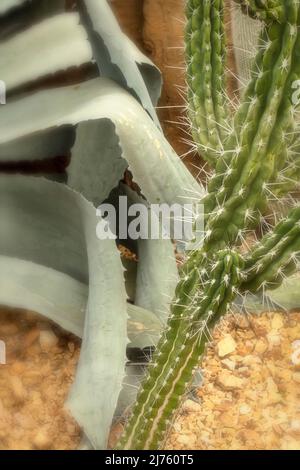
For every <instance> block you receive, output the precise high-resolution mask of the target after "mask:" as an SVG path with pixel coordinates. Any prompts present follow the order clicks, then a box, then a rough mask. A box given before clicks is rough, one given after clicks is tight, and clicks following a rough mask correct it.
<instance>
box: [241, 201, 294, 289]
mask: <svg viewBox="0 0 300 470" xmlns="http://www.w3.org/2000/svg"><path fill="white" fill-rule="evenodd" d="M299 253H300V206H297V207H295V208H294V209H292V210H291V212H290V214H289V215H288V217H287V218H286V219H284V220H283V221H281V222H280V223H279V224H278V225H277V226H276V227H275V229H274V231H273V232H270V233H268V234H267V235H265V237H263V238H262V240H261V241H260V242H259V243H258V244H256V245H255V246H254V247H253V249H252V250H251V251H250V253H249V254H248V255H247V256H246V258H245V271H244V273H245V274H244V275H245V277H244V281H243V283H242V285H241V289H242V290H248V291H251V292H256V291H258V290H259V289H260V288H261V287H262V286H264V287H266V288H269V289H272V288H273V289H274V288H275V287H278V286H279V285H280V284H281V282H282V280H283V279H284V276H287V275H290V274H292V273H293V272H295V271H296V270H297V265H298V259H297V256H298V255H299Z"/></svg>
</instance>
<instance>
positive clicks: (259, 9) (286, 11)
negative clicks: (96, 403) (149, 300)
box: [119, 0, 300, 449]
mask: <svg viewBox="0 0 300 470" xmlns="http://www.w3.org/2000/svg"><path fill="white" fill-rule="evenodd" d="M237 3H238V4H240V7H242V9H243V11H244V12H245V13H246V14H249V15H251V16H252V17H255V18H258V19H259V20H260V21H261V22H262V25H261V32H260V37H259V42H258V50H257V55H256V57H255V60H254V64H253V67H252V74H251V79H250V81H249V83H248V85H247V87H246V89H245V91H244V93H243V95H242V97H241V100H240V103H239V105H238V106H237V109H236V110H235V112H232V110H231V107H230V99H229V98H228V97H227V93H226V83H225V81H224V77H225V76H226V73H225V69H226V55H225V52H226V42H225V41H226V38H225V33H224V2H223V0H188V1H187V10H186V11H187V29H186V39H185V41H186V53H187V82H188V88H189V91H188V97H189V116H190V121H191V123H192V126H191V127H192V135H193V138H194V141H195V144H196V146H197V148H198V149H199V152H200V153H201V155H202V156H203V157H204V158H205V159H206V160H207V162H208V163H209V165H210V167H211V168H212V169H213V175H212V176H211V177H209V178H208V182H207V195H206V196H205V197H204V198H203V199H202V201H201V202H202V203H203V204H204V208H205V222H206V227H205V228H206V234H205V239H204V243H203V247H202V248H201V249H199V250H196V251H192V252H190V253H188V254H187V256H186V261H185V263H184V264H183V266H182V268H181V273H180V277H181V279H180V281H179V284H178V286H177V288H176V295H175V297H174V300H173V302H172V305H171V313H170V316H169V319H168V323H167V327H166V329H165V331H164V333H163V335H162V337H161V339H160V341H159V343H158V345H157V349H156V352H155V356H154V358H153V364H152V365H151V367H150V368H149V372H148V375H147V378H146V379H145V381H144V383H143V386H142V388H141V390H140V392H139V394H138V397H137V401H136V404H135V406H134V409H133V412H132V416H131V418H130V419H129V422H128V424H127V426H126V429H125V433H124V436H123V437H122V439H121V441H120V443H119V448H120V449H157V448H159V447H160V446H162V444H163V442H164V438H165V436H166V432H167V430H168V429H169V427H170V425H171V423H172V419H173V417H174V413H175V412H176V410H177V409H178V407H179V405H180V402H181V400H182V398H183V396H184V394H185V392H186V390H187V388H188V386H189V385H190V383H191V381H192V377H193V371H194V370H195V368H197V366H198V364H199V363H200V360H201V356H202V355H203V353H204V351H205V346H206V344H207V342H208V339H209V337H210V332H211V330H212V329H213V328H214V326H215V325H216V323H217V322H219V321H220V319H221V318H222V317H223V316H224V315H225V314H226V312H227V311H228V309H229V308H230V306H231V304H232V302H233V300H234V299H235V298H237V297H239V296H240V297H241V298H242V300H243V299H245V298H246V296H247V295H249V294H253V293H257V292H265V291H266V290H267V289H274V288H275V287H278V286H279V285H280V284H281V283H282V282H283V280H284V278H285V277H286V276H288V275H290V274H291V273H293V272H295V271H296V269H297V265H298V255H299V251H300V237H299V234H300V220H299V216H300V209H299V204H298V203H297V202H295V203H294V204H293V207H292V208H291V210H290V212H288V213H287V214H285V216H284V217H283V218H282V220H280V222H279V223H278V225H276V226H275V227H274V228H273V230H268V231H267V233H262V236H261V239H259V240H258V241H257V243H256V244H254V246H250V248H249V249H248V251H247V252H246V253H245V252H244V249H243V250H242V249H241V245H242V244H243V242H244V241H247V238H248V237H249V233H251V231H254V230H255V229H256V227H257V226H259V225H260V222H261V221H262V220H264V216H265V214H268V211H269V210H271V207H270V205H271V206H273V207H274V203H276V204H277V206H278V198H279V196H280V197H283V196H284V195H285V193H286V192H287V191H289V190H294V189H295V188H296V186H297V183H298V176H299V164H298V159H299V131H298V128H297V120H296V117H297V116H296V103H295V102H294V100H293V94H294V92H295V83H299V82H298V80H299V78H300V56H299V51H300V30H299V27H300V4H299V1H295V0H284V1H283V0H270V1H268V0H266V1H255V0H254V1H251V0H247V1H246V0H245V1H243V0H240V1H237ZM257 235H258V236H259V233H257ZM243 248H245V247H243Z"/></svg>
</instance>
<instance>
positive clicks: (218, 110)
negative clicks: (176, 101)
mask: <svg viewBox="0 0 300 470" xmlns="http://www.w3.org/2000/svg"><path fill="white" fill-rule="evenodd" d="M223 3H224V0H213V1H211V0H192V1H189V2H188V4H187V18H188V24H187V28H186V56H187V66H188V70H187V77H188V86H189V93H188V95H189V102H190V118H191V121H192V125H193V137H194V140H195V142H196V143H197V144H198V147H199V153H201V155H202V156H203V157H204V158H205V159H206V160H207V161H208V162H209V163H210V164H211V165H212V166H215V162H216V158H217V156H218V155H219V154H220V153H221V152H222V148H223V146H222V141H223V140H224V139H225V138H226V135H227V133H228V130H227V127H228V124H226V120H225V118H227V119H228V110H227V104H226V93H225V89H226V83H225V60H226V44H225V33H224V4H223Z"/></svg>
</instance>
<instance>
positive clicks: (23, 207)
mask: <svg viewBox="0 0 300 470" xmlns="http://www.w3.org/2000/svg"><path fill="white" fill-rule="evenodd" d="M77 3H78V9H77V10H74V11H71V12H66V11H65V8H64V2H63V1H60V0H59V1H55V2H54V1H53V2H49V1H43V0H40V1H38V0H35V1H32V2H29V1H26V0H23V1H21V0H20V1H13V0H9V1H8V0H7V1H6V2H2V3H1V9H0V15H1V18H0V24H1V35H0V37H1V43H0V70H1V80H2V81H3V83H5V85H6V92H7V99H6V105H5V106H3V107H1V109H0V165H1V169H2V170H5V171H6V172H7V171H8V170H9V172H10V173H11V172H12V170H14V171H16V170H20V169H22V171H23V172H24V171H25V172H26V173H28V171H31V170H32V169H34V171H35V173H36V177H30V176H26V175H15V174H11V175H8V174H2V175H1V177H0V180H1V182H0V192H1V198H0V199H1V202H0V216H1V228H0V246H1V250H0V254H1V274H0V276H1V290H0V303H1V304H2V305H8V306H10V307H17V308H21V309H23V308H25V309H29V310H33V311H37V312H39V313H41V314H43V315H45V316H47V317H48V318H49V319H51V320H53V321H55V322H56V323H58V324H59V325H60V326H62V327H63V328H65V329H66V330H68V331H70V332H72V333H74V334H76V335H78V336H80V337H82V338H83V342H82V351H81V357H80V362H79V366H78V370H77V375H76V379H75V383H74V385H73V387H72V390H71V393H70V397H69V400H68V406H69V408H70V410H71V412H72V413H73V415H74V417H75V418H76V419H77V421H78V422H79V424H80V425H81V426H82V428H83V431H84V434H85V436H86V438H87V442H88V445H89V446H91V447H93V448H96V449H101V448H102V449H103V448H106V446H107V438H108V433H109V429H110V426H111V422H112V419H113V417H114V416H116V417H117V416H119V415H122V414H123V412H124V408H125V407H127V406H128V404H129V403H131V401H132V399H133V397H132V390H133V391H134V390H135V388H134V385H136V384H137V383H138V378H137V377H136V373H138V374H139V375H141V374H142V373H143V369H141V367H136V366H135V365H134V364H130V363H128V359H127V357H126V353H127V355H128V357H132V355H133V353H134V352H135V351H136V350H137V349H138V350H144V349H146V350H149V349H151V348H152V347H153V346H154V344H155V343H156V341H157V340H158V337H159V334H160V332H161V329H162V327H163V325H164V324H165V323H166V319H167V314H168V310H169V303H170V300H171V298H172V297H173V295H174V290H175V286H176V284H177V282H178V272H177V267H176V260H175V254H174V248H173V244H172V243H171V241H170V240H141V241H138V242H137V247H136V250H137V252H138V256H139V263H138V265H137V264H136V263H135V262H133V261H129V260H126V259H124V258H123V257H122V260H120V253H119V251H118V249H117V246H116V244H115V242H113V241H111V240H102V241H100V240H98V238H97V237H96V227H97V223H98V222H99V217H97V216H96V207H97V206H98V205H99V204H100V203H102V202H103V201H104V200H107V198H109V197H112V196H111V193H112V192H115V193H117V194H120V193H122V191H124V189H122V186H121V185H120V181H121V180H123V176H124V172H125V170H126V169H129V170H130V172H131V173H132V177H133V179H134V181H135V182H136V183H137V184H138V185H139V187H140V189H141V191H142V194H143V201H144V203H145V204H148V203H151V202H155V203H157V202H164V203H168V204H173V203H175V202H181V201H186V200H190V199H193V197H194V195H195V194H197V195H201V194H203V193H204V191H203V188H202V187H201V186H200V185H199V184H198V183H197V182H196V181H195V180H194V179H193V177H192V176H191V175H190V173H189V172H188V171H187V169H186V168H185V166H184V165H183V163H182V162H181V160H180V159H179V158H178V157H177V155H176V154H175V153H174V151H173V149H172V148H171V147H170V145H169V144H168V142H167V141H166V139H165V138H164V136H163V134H162V132H161V128H160V124H159V121H158V119H157V116H156V112H155V105H156V103H157V100H158V97H159V95H160V88H161V78H160V74H159V71H158V70H157V69H156V67H155V66H154V65H153V64H152V63H151V62H150V61H149V60H148V58H147V57H145V56H144V55H143V54H141V53H140V52H139V51H138V50H137V49H136V47H135V46H134V45H133V44H132V43H131V41H130V40H129V39H128V38H127V37H126V36H125V35H124V34H123V33H122V32H121V30H120V28H119V26H118V23H117V21H116V19H115V18H114V16H113V14H112V12H111V10H110V8H109V6H108V4H107V2H106V1H102V2H99V1H98V0H87V1H79V2H77ZM66 80H68V81H69V83H70V85H69V86H65V82H66ZM63 85H64V86H63ZM69 155H71V163H70V165H69V166H68V168H67V174H63V173H62V174H61V173H60V174H56V173H55V170H56V164H57V163H56V164H55V165H54V166H53V165H52V167H51V168H52V174H49V170H48V168H49V162H51V161H53V158H55V162H57V160H58V161H59V160H60V159H59V157H60V156H65V157H67V158H68V157H69ZM158 167H159V168H160V172H159V174H158V173H157V168H158ZM53 170H54V173H53ZM47 171H48V173H47V174H46V172H47ZM37 176H39V177H37ZM43 176H46V177H47V179H44V177H43ZM55 179H57V180H58V181H61V180H65V181H66V183H67V185H66V184H60V183H58V182H55V181H53V180H55ZM126 191H127V192H128V191H129V188H127V189H126ZM106 242H107V243H106ZM156 259H159V260H160V261H161V262H162V266H163V268H161V265H158V264H157V263H155V262H153V260H156ZM128 317H129V318H128ZM139 354H142V353H141V352H140V353H139ZM142 356H143V354H142ZM123 383H124V385H123ZM120 392H121V393H120Z"/></svg>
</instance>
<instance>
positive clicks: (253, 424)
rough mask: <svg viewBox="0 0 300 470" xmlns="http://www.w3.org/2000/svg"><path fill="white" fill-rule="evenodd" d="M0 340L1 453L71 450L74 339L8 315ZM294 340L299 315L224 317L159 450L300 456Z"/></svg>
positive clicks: (75, 438)
mask: <svg viewBox="0 0 300 470" xmlns="http://www.w3.org/2000/svg"><path fill="white" fill-rule="evenodd" d="M0 339H1V340H2V341H5V343H6V347H7V351H6V353H7V357H6V362H7V363H6V365H0V449H53V450H54V449H75V448H77V446H78V444H79V442H80V436H81V432H80V429H79V427H78V426H77V424H76V423H75V421H74V420H73V419H72V417H71V416H70V415H69V414H68V412H67V411H66V410H65V408H64V405H63V404H64V401H65V399H66V396H67V394H68V390H69V388H70V385H71V383H72V381H73V378H74V373H75V369H76V365H77V362H78V357H79V352H80V343H79V341H78V340H77V339H76V338H75V337H73V336H71V335H68V334H66V333H65V332H63V331H62V330H60V329H59V328H57V327H56V326H54V325H52V324H50V323H49V322H47V321H45V320H44V319H43V318H42V317H40V316H38V315H35V314H32V313H24V312H23V313H21V314H20V313H12V312H9V311H7V310H1V311H0ZM299 341H300V313H291V314H289V315H287V314H281V313H268V314H263V315H260V316H256V317H249V318H248V319H247V318H246V317H244V316H243V317H242V316H239V315H235V316H230V317H228V318H227V319H226V321H224V322H223V324H222V331H221V329H220V328H217V329H216V330H215V332H214V334H213V338H212V342H211V345H210V346H209V348H208V350H207V354H206V356H205V359H204V361H203V364H202V369H203V386H202V387H200V388H199V389H198V390H196V393H195V397H196V398H195V400H196V401H192V400H191V399H190V398H189V399H186V400H185V401H184V404H183V406H182V409H181V411H180V413H179V414H178V416H177V418H176V420H175V421H174V425H173V428H172V431H171V432H170V435H169V437H168V440H167V443H166V446H165V448H166V449H176V450H181V449H187V450H192V449H203V450H209V449H244V450H246V449H297V450H300V386H299V384H300V347H299ZM120 429H121V427H120V425H118V426H117V427H115V428H114V430H113V432H112V435H111V442H110V443H111V445H113V443H114V441H115V439H116V436H118V434H119V432H120Z"/></svg>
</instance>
